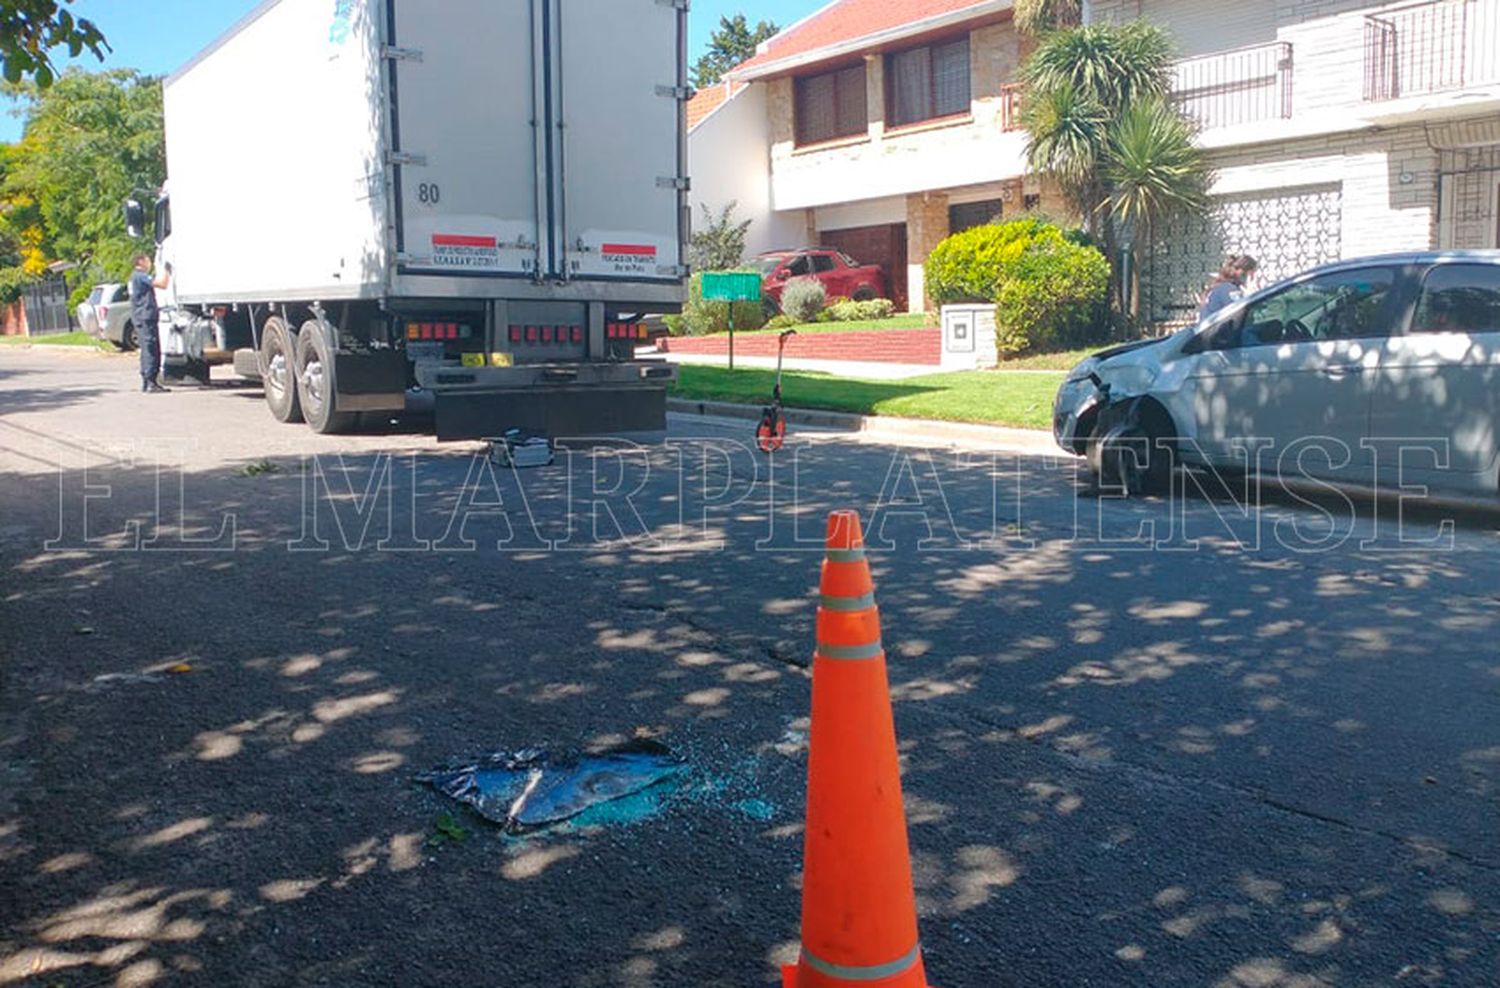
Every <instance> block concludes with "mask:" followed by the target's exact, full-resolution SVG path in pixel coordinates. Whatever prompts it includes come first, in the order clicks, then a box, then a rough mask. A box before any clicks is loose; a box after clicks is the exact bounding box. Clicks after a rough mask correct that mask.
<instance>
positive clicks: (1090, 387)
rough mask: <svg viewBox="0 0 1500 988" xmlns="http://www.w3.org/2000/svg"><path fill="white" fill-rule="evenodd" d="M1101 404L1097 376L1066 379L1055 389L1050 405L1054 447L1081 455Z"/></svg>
mask: <svg viewBox="0 0 1500 988" xmlns="http://www.w3.org/2000/svg"><path fill="white" fill-rule="evenodd" d="M1104 402H1105V396H1104V392H1103V391H1102V390H1100V388H1099V384H1098V377H1097V376H1095V375H1093V374H1092V373H1091V374H1088V375H1087V376H1082V377H1080V376H1076V375H1075V376H1070V377H1069V378H1068V380H1067V381H1066V382H1065V383H1064V384H1063V385H1062V387H1060V388H1058V389H1057V397H1056V398H1055V399H1054V400H1053V403H1052V438H1053V439H1055V440H1056V441H1057V445H1059V446H1061V447H1062V448H1063V449H1065V450H1067V451H1068V452H1069V453H1073V454H1075V455H1077V456H1082V455H1084V452H1085V450H1086V449H1087V445H1088V440H1089V437H1090V435H1092V433H1093V427H1094V422H1095V421H1096V419H1097V418H1098V414H1099V409H1100V407H1101V406H1102V405H1103V404H1104Z"/></svg>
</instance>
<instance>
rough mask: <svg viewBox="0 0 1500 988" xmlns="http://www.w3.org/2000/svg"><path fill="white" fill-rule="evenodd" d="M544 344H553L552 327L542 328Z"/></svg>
mask: <svg viewBox="0 0 1500 988" xmlns="http://www.w3.org/2000/svg"><path fill="white" fill-rule="evenodd" d="M542 342H543V343H551V342H552V327H551V326H543V327H542Z"/></svg>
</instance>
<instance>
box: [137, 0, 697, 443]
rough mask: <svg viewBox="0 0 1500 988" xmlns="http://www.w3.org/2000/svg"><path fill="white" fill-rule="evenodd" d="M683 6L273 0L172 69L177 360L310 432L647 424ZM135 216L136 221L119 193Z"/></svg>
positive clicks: (660, 390)
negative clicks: (641, 356) (416, 406)
mask: <svg viewBox="0 0 1500 988" xmlns="http://www.w3.org/2000/svg"><path fill="white" fill-rule="evenodd" d="M686 18H687V0H268V2H265V3H263V4H261V5H260V6H259V7H257V8H256V9H255V10H254V11H252V12H251V13H250V14H249V15H247V16H246V17H245V18H244V19H243V20H242V21H241V22H240V23H239V24H238V25H236V26H235V27H234V28H233V29H232V30H231V31H229V33H227V34H226V35H225V36H224V37H222V38H220V39H219V40H218V41H217V42H215V43H214V44H213V45H211V46H210V47H209V48H208V49H207V50H205V51H204V52H202V53H201V54H199V55H198V56H197V57H196V58H194V59H193V60H192V61H191V62H190V63H188V65H187V66H185V67H184V68H183V69H181V70H180V71H179V72H177V73H176V74H174V75H172V76H171V77H170V78H168V79H167V81H166V84H165V113H166V133H167V173H168V182H167V187H166V189H165V190H164V191H163V193H162V195H161V197H160V198H159V199H158V201H157V203H156V217H155V219H156V222H155V231H156V237H157V243H158V267H161V266H162V265H165V264H170V266H171V270H172V275H173V276H172V279H171V284H170V286H169V288H168V289H167V290H166V291H165V292H164V293H163V296H162V307H163V320H162V329H163V349H164V351H165V352H166V358H165V361H166V363H167V365H168V367H169V369H171V370H175V371H176V372H177V373H178V374H196V375H198V376H204V375H205V374H206V367H207V365H208V363H210V362H212V361H214V360H221V361H227V360H228V359H229V356H228V355H229V354H232V355H233V357H232V359H233V362H234V366H235V368H236V370H237V371H238V372H239V373H240V374H242V375H243V376H246V377H252V378H259V379H260V380H261V381H262V382H263V383H264V386H265V395H266V403H267V405H268V406H269V407H270V410H271V413H272V414H273V415H274V416H275V417H276V418H277V419H279V420H281V421H283V422H293V421H297V420H299V419H300V420H304V421H306V422H307V424H308V425H310V426H311V427H312V428H313V429H314V430H316V431H318V432H335V431H338V430H340V429H343V428H346V427H348V426H349V425H350V424H351V423H352V422H353V421H354V420H355V417H356V416H357V415H358V414H359V413H361V412H395V411H399V410H401V409H403V408H404V407H406V405H407V403H408V400H409V396H412V395H416V396H418V397H419V398H422V397H424V396H425V399H426V400H427V401H430V402H431V403H432V405H433V407H434V416H435V423H436V430H437V433H438V436H439V438H444V439H457V438H470V437H476V436H487V435H494V434H496V433H498V432H501V431H504V430H506V429H509V428H521V429H525V430H529V431H532V432H537V433H542V434H545V435H548V436H552V437H558V438H560V437H568V436H580V435H603V434H611V435H619V434H627V435H629V434H645V435H649V434H653V433H661V432H662V431H663V430H664V429H665V427H666V389H667V387H668V386H669V385H670V383H671V381H672V380H673V378H674V375H675V370H674V368H673V367H672V366H671V365H668V364H664V363H656V362H649V361H637V360H636V358H635V347H636V345H637V344H638V343H639V338H640V337H641V336H643V335H644V327H643V326H642V325H641V324H640V322H639V316H640V314H641V313H648V312H671V311H676V310H677V309H679V308H680V306H681V303H682V301H683V284H684V279H685V277H686V275H687V267H686V263H687V262H686V258H685V250H686V239H687V236H688V228H687V227H688V222H689V214H688V208H687V199H686V193H687V187H688V182H687V177H686V167H685V165H686V139H685V127H684V123H685V121H684V105H685V100H686V98H687V95H688V89H687V78H686V41H685V37H686ZM130 211H131V212H132V213H133V214H134V215H133V218H132V225H141V224H143V221H144V216H143V215H141V214H142V212H143V210H142V209H141V207H140V206H139V204H134V203H133V204H131V208H130Z"/></svg>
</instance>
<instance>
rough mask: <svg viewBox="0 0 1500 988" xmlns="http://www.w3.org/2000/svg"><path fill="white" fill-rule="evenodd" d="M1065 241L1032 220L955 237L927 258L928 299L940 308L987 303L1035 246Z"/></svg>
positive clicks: (1056, 229)
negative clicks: (1009, 271) (1009, 270)
mask: <svg viewBox="0 0 1500 988" xmlns="http://www.w3.org/2000/svg"><path fill="white" fill-rule="evenodd" d="M1065 239H1067V235H1066V234H1064V233H1063V231H1062V229H1061V228H1059V227H1057V226H1056V225H1054V224H1052V223H1048V222H1047V221H1045V220H1042V219H1038V218H1036V217H1031V216H1028V217H1024V218H1022V219H1018V220H1011V221H1010V222H1009V223H991V224H987V225H985V226H976V227H974V228H973V229H971V230H965V231H963V232H962V233H955V234H954V235H953V236H951V237H949V238H948V239H946V240H944V241H943V242H942V243H940V244H938V245H937V246H936V247H935V248H933V250H932V253H931V254H929V255H928V257H927V264H926V273H927V278H926V280H927V295H928V297H930V298H931V299H932V300H933V301H934V302H936V303H937V304H938V305H940V306H942V305H949V304H952V303H955V302H989V301H991V300H993V299H994V297H995V292H996V291H997V290H998V289H999V287H1000V279H1001V277H1002V276H1003V274H1004V271H1005V268H1006V267H1007V266H1008V265H1010V264H1013V263H1015V261H1016V259H1017V258H1019V257H1020V256H1021V255H1022V254H1024V253H1025V252H1026V251H1027V250H1028V249H1030V248H1031V247H1032V246H1033V245H1035V244H1040V243H1062V242H1063V241H1064V240H1065Z"/></svg>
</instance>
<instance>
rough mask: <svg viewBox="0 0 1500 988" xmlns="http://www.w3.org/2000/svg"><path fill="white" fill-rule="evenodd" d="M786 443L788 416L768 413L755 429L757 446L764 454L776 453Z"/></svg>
mask: <svg viewBox="0 0 1500 988" xmlns="http://www.w3.org/2000/svg"><path fill="white" fill-rule="evenodd" d="M785 443H786V416H785V415H782V414H781V412H780V410H777V411H775V412H771V411H768V412H766V414H764V415H762V416H761V418H760V424H759V425H758V426H756V428H755V445H756V447H757V448H759V449H760V451H761V452H762V453H767V454H770V453H774V452H776V451H777V450H778V449H780V448H781V447H782V446H783V445H784V444H785Z"/></svg>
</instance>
